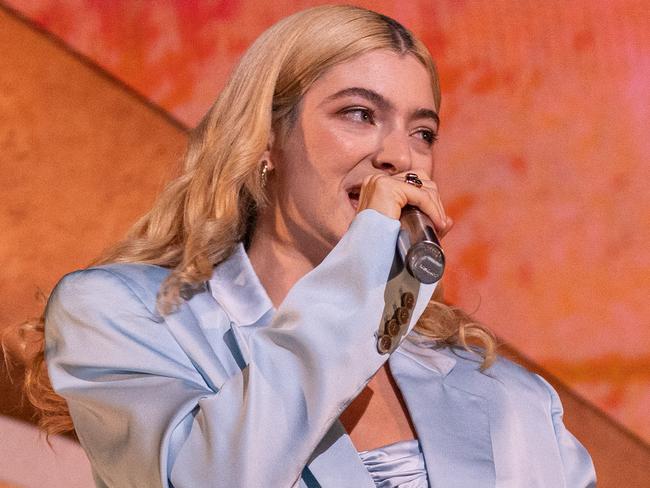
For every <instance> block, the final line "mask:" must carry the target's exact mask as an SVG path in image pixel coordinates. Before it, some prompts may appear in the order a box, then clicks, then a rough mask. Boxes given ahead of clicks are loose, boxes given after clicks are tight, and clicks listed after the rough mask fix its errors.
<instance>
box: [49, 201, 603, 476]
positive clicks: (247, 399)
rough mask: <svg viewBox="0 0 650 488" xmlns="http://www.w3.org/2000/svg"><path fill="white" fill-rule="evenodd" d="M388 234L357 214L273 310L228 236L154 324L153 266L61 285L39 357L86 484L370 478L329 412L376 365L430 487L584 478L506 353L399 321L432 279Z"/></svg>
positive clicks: (579, 459)
mask: <svg viewBox="0 0 650 488" xmlns="http://www.w3.org/2000/svg"><path fill="white" fill-rule="evenodd" d="M398 232H399V222H398V221H397V220H394V219H391V218H389V217H386V216H384V215H382V214H380V213H378V212H376V211H374V210H364V211H362V212H360V213H359V214H358V215H357V216H356V218H355V219H354V221H353V222H352V224H351V226H350V228H349V230H348V232H346V234H345V235H344V236H343V238H342V239H341V241H340V242H339V243H338V244H337V245H336V246H335V248H334V249H333V250H332V251H331V252H330V254H328V256H327V257H326V258H325V260H324V261H323V262H322V263H321V264H320V265H319V266H317V267H316V268H314V269H313V270H312V271H311V272H309V273H307V275H305V276H304V277H303V278H301V279H300V280H299V281H298V282H297V283H296V284H295V285H294V286H293V287H292V289H291V290H290V291H289V293H288V295H287V296H286V298H285V300H284V301H283V302H282V304H281V305H280V306H279V307H278V308H277V310H276V309H275V308H274V307H273V305H272V303H271V301H270V299H269V298H268V295H267V294H266V291H265V289H264V288H263V286H262V285H261V283H260V281H259V279H258V278H257V276H256V275H255V272H254V270H253V268H252V266H251V264H250V262H249V261H248V258H247V256H246V253H245V250H244V248H243V246H242V245H241V244H240V245H238V246H237V248H236V249H235V251H234V252H233V254H232V255H231V256H230V258H229V259H228V260H226V261H224V262H223V263H221V264H220V265H219V266H217V267H216V268H215V270H214V274H213V276H212V279H210V280H209V281H208V282H207V283H206V284H205V286H201V287H196V288H194V289H185V290H183V297H184V301H183V302H182V303H181V305H180V306H179V307H178V308H177V309H176V310H175V311H174V312H173V313H170V314H167V315H164V316H161V315H160V314H159V313H158V312H157V311H156V295H157V292H158V290H159V288H160V285H161V283H162V282H163V280H164V279H165V277H166V276H167V275H168V270H166V269H164V268H162V267H158V266H152V265H143V264H111V265H105V266H99V267H95V268H89V269H86V270H82V271H78V272H75V273H72V274H69V275H67V276H66V277H64V278H63V279H62V280H61V281H60V282H59V284H58V285H57V287H56V288H55V290H54V291H53V293H52V295H51V297H50V300H49V302H48V306H47V309H46V325H45V334H46V360H47V366H48V372H49V376H50V380H51V382H52V385H53V387H54V389H55V391H56V392H57V393H58V394H59V395H61V396H63V397H64V398H65V399H66V401H67V403H68V406H69V410H70V414H71V417H72V419H73V422H74V425H75V429H76V432H77V434H78V437H79V440H80V442H81V445H82V446H83V448H84V449H85V452H86V453H87V455H88V458H89V460H90V463H91V466H92V469H93V473H94V477H95V480H96V485H97V486H98V487H116V488H127V487H137V488H143V487H159V486H162V487H175V488H201V487H228V488H233V487H245V488H257V487H272V488H276V487H302V488H305V487H308V488H314V487H324V488H329V487H332V488H341V487H351V488H352V487H354V488H364V487H365V488H371V487H373V486H374V484H373V481H372V479H371V477H370V475H369V473H368V472H367V470H366V469H365V466H364V465H363V463H362V462H361V460H360V458H359V456H358V453H357V451H356V450H355V448H354V446H353V444H352V443H351V441H350V438H349V436H348V435H347V433H346V432H345V429H344V428H343V426H342V424H341V423H340V421H339V420H338V417H339V415H340V414H341V412H342V411H343V410H344V409H345V408H346V407H347V406H348V405H349V403H350V402H351V401H352V400H353V399H354V398H355V397H356V396H357V395H358V394H359V392H360V391H361V390H362V389H363V388H364V386H365V385H366V384H367V382H368V381H369V380H370V378H371V377H372V376H373V375H374V373H375V372H376V371H377V370H378V369H379V368H380V367H381V366H382V365H383V364H384V363H385V362H386V361H389V365H390V369H391V372H392V374H393V376H394V378H395V381H396V383H397V385H398V387H399V389H400V391H401V393H402V395H403V397H404V399H405V403H406V406H407V409H408V413H409V415H410V417H411V419H412V422H413V424H414V426H415V430H416V433H417V437H418V439H419V441H420V444H421V446H422V450H423V453H424V458H425V463H426V469H427V472H428V477H429V483H430V486H431V487H435V488H455V487H458V488H461V487H467V488H470V487H471V488H482V487H486V488H487V487H499V488H506V487H512V488H521V487H526V488H533V487H540V488H541V487H544V488H562V487H566V488H581V487H589V486H595V475H594V469H593V465H592V462H591V459H590V457H589V455H588V453H587V452H586V450H585V449H584V448H583V447H582V445H581V444H580V443H579V442H578V441H577V440H576V439H575V438H574V437H573V436H572V435H571V434H570V433H569V432H568V431H567V430H566V429H565V427H564V425H563V423H562V406H561V404H560V400H559V398H558V396H557V394H556V393H555V391H554V390H553V388H552V387H551V386H550V385H549V384H548V383H547V382H546V381H544V380H543V379H542V378H541V377H539V376H537V375H534V374H532V373H530V372H528V371H526V370H524V369H522V368H521V367H519V366H517V365H515V364H513V363H511V362H509V361H507V360H504V359H499V360H498V361H497V363H496V364H495V365H494V366H492V367H491V368H490V369H488V370H487V371H486V372H484V373H482V372H480V371H479V369H478V365H479V359H478V356H477V355H475V354H473V353H469V352H467V351H462V350H450V349H439V348H436V344H435V343H434V342H432V341H430V340H427V339H426V338H424V337H423V336H421V335H419V334H417V333H416V332H415V331H413V330H412V329H413V326H414V324H415V322H416V321H417V319H418V318H419V317H420V315H421V314H422V312H423V310H424V307H425V305H426V304H427V302H428V301H429V299H430V298H431V295H432V293H433V290H434V287H435V285H422V286H421V285H419V284H418V283H417V282H416V281H415V280H413V279H412V278H411V277H410V275H409V274H408V273H406V271H405V270H403V269H401V268H400V266H399V263H397V262H396V261H395V259H394V257H395V256H394V255H395V243H396V240H397V235H398ZM409 297H410V298H409ZM413 298H415V300H413ZM413 302H414V303H413ZM394 318H399V319H400V321H401V322H403V324H402V326H401V327H400V329H399V331H398V332H397V333H395V330H394V329H393V330H392V335H391V334H390V333H389V332H388V331H387V325H386V324H387V323H388V322H389V321H390V320H391V319H394ZM379 341H383V342H381V344H380V345H379V346H378V342H379Z"/></svg>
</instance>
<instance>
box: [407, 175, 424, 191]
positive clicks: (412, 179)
mask: <svg viewBox="0 0 650 488" xmlns="http://www.w3.org/2000/svg"><path fill="white" fill-rule="evenodd" d="M404 181H405V182H407V183H408V184H409V185H413V186H416V187H418V188H421V187H422V180H421V179H420V177H419V176H418V175H416V174H415V173H406V176H404Z"/></svg>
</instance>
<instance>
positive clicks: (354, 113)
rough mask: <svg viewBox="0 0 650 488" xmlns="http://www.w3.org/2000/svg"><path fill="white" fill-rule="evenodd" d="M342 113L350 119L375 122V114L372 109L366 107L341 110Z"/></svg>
mask: <svg viewBox="0 0 650 488" xmlns="http://www.w3.org/2000/svg"><path fill="white" fill-rule="evenodd" d="M341 113H342V114H343V115H344V116H345V117H347V118H348V119H350V120H354V121H357V122H366V123H370V124H374V122H375V114H374V112H373V111H372V110H370V109H369V108H365V107H351V108H346V109H344V110H342V111H341Z"/></svg>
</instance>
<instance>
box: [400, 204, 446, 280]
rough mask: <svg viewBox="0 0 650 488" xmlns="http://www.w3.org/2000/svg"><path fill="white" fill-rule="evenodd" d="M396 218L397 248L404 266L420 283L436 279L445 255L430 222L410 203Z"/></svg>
mask: <svg viewBox="0 0 650 488" xmlns="http://www.w3.org/2000/svg"><path fill="white" fill-rule="evenodd" d="M399 220H400V224H401V228H400V232H399V236H398V238H397V251H398V252H399V255H400V257H401V258H402V262H403V263H404V265H405V266H406V269H407V270H408V272H409V273H410V274H411V275H412V276H413V277H414V278H415V279H416V280H418V281H419V282H420V283H424V284H431V283H435V282H436V281H439V280H440V278H442V274H443V272H444V270H445V255H444V253H443V251H442V247H441V246H440V240H439V239H438V236H437V235H436V231H435V228H434V226H433V222H431V219H429V217H427V216H426V215H425V214H424V213H422V212H421V211H420V209H418V208H417V207H414V206H412V205H406V206H405V207H404V208H403V209H402V215H401V216H400V219H399Z"/></svg>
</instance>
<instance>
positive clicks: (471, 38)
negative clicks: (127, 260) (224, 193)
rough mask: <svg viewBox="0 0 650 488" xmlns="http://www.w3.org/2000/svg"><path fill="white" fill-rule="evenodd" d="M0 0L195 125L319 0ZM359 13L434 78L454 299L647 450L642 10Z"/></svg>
mask: <svg viewBox="0 0 650 488" xmlns="http://www.w3.org/2000/svg"><path fill="white" fill-rule="evenodd" d="M8 3H9V4H10V5H12V6H13V7H15V8H16V9H18V10H20V11H21V12H23V13H24V14H25V15H27V16H28V17H29V18H31V19H33V20H34V21H35V22H37V23H38V24H39V25H41V26H42V27H43V28H44V29H46V30H48V31H50V32H52V33H54V34H55V35H56V36H59V37H60V38H61V39H63V40H64V41H65V42H66V43H67V44H69V45H70V46H72V48H74V49H76V50H78V51H80V52H82V53H84V54H85V55H87V56H88V57H90V58H91V59H93V60H94V61H96V62H97V63H99V64H100V65H101V66H103V67H105V68H106V69H107V70H108V71H110V72H111V73H113V74H114V75H115V76H117V77H118V78H119V79H121V80H123V81H125V82H126V83H128V84H129V85H130V86H132V87H133V88H135V89H136V90H137V91H138V92H139V93H141V94H143V95H144V96H146V97H148V98H149V99H151V100H153V101H154V102H155V103H157V104H159V105H160V106H162V107H164V108H165V109H166V110H168V111H170V112H171V113H172V114H174V115H175V116H176V117H177V118H178V119H180V120H182V121H183V122H185V123H187V124H189V125H193V124H195V123H196V122H197V120H198V119H199V118H200V116H201V115H202V114H203V113H204V111H205V110H206V109H207V107H208V106H209V105H210V103H211V102H212V100H213V99H214V97H215V94H216V93H218V90H219V88H220V87H221V86H222V84H223V83H224V81H225V79H226V76H227V75H228V72H229V70H230V68H231V66H232V65H233V63H234V62H235V61H236V59H237V57H238V56H239V55H240V54H241V53H242V51H243V50H244V49H245V48H246V47H247V46H248V45H249V43H250V42H251V41H252V40H253V39H254V38H255V37H256V36H257V35H258V34H259V33H260V32H261V31H262V30H263V29H265V28H266V27H268V26H269V25H270V24H271V23H272V22H274V21H275V20H277V19H279V18H281V17H283V16H285V15H286V14H288V13H290V12H293V11H295V10H299V9H301V8H304V7H307V6H310V5H315V4H317V3H321V2H314V1H299V2H298V1H287V0H283V1H277V2H257V1H253V0H251V1H244V0H222V1H216V2H200V1H180V0H178V1H168V2H145V1H127V0H114V1H111V2H97V1H91V0H75V1H70V0H66V1H62V0H34V1H29V2H27V1H18V0H11V1H9V2H8ZM359 3H360V4H362V5H366V6H369V7H371V8H374V9H376V10H380V11H382V12H384V13H387V14H389V15H392V16H394V17H396V18H397V19H399V20H400V21H402V22H404V23H405V24H406V25H407V26H409V27H410V28H412V29H413V30H414V31H415V32H416V33H417V34H418V35H419V36H420V37H421V38H422V39H423V40H424V41H426V43H427V45H428V46H429V48H430V49H431V51H432V53H433V54H434V57H435V58H436V59H437V61H438V64H439V67H440V71H441V76H442V82H443V109H442V120H443V122H442V132H441V142H440V148H439V157H438V166H437V179H438V180H439V183H440V185H441V188H442V192H443V197H445V198H444V199H445V201H446V204H447V207H448V209H449V212H450V214H451V215H452V216H453V217H455V220H456V221H457V226H456V228H455V229H454V231H453V232H452V233H451V234H450V235H449V237H448V239H447V243H446V246H447V248H448V251H447V252H448V255H449V258H450V262H451V266H450V268H449V272H448V275H447V278H446V280H447V289H448V290H449V291H450V293H451V295H452V298H453V299H454V300H455V301H456V302H457V303H459V304H461V305H462V306H464V307H465V308H466V309H469V310H470V311H476V314H477V316H478V317H479V318H480V319H482V320H483V321H485V322H486V323H487V324H489V325H490V326H491V327H493V328H494V330H496V331H497V332H498V333H499V334H500V335H501V336H502V337H503V338H505V339H506V340H508V341H509V342H511V343H513V344H514V345H515V346H517V347H518V348H520V349H521V350H523V351H524V352H525V353H526V354H527V355H528V356H529V357H531V358H532V359H534V360H535V361H537V362H540V363H541V364H543V365H544V366H545V367H547V368H548V369H549V370H550V371H552V372H553V373H554V374H556V375H557V376H559V377H560V378H561V379H563V380H564V381H566V382H567V383H569V384H570V385H571V386H572V387H573V388H575V389H576V390H577V391H578V392H580V393H581V394H582V395H584V396H585V397H586V398H588V399H590V400H591V401H593V402H594V403H595V404H597V405H598V406H599V407H601V408H602V409H603V410H604V411H606V412H607V413H608V414H610V415H612V416H613V417H614V418H616V419H617V420H618V421H620V422H621V423H623V424H624V425H626V426H627V427H628V428H629V429H631V430H633V431H634V432H636V433H637V434H638V435H639V436H641V437H642V438H644V439H645V440H646V441H648V440H650V422H648V418H647V412H648V411H650V327H648V325H649V323H650V320H649V319H650V302H649V301H648V300H647V299H646V297H647V294H648V289H649V285H650V254H649V253H648V252H647V243H648V242H649V241H650V194H649V193H648V192H647V191H645V190H646V188H645V187H646V186H647V183H648V176H649V173H650V171H649V168H648V160H649V159H650V138H648V137H647V136H646V133H647V131H648V129H650V113H649V108H648V107H650V83H648V79H650V20H649V19H650V2H647V1H632V0H630V1H609V0H591V1H586V0H583V1H578V2H566V1H560V0H551V1H545V2H533V1H520V0H498V1H489V2H488V1H485V2H479V1H468V2H459V1H453V0H445V1H436V2H433V1H424V0H421V1H413V0H412V1H409V2H396V1H393V0H383V1H374V2H369V1H365V2H359ZM54 103H59V102H54ZM52 130H53V131H55V130H56V128H55V125H54V126H53V127H52ZM78 150H87V149H85V148H79V149H78ZM89 156H90V155H89ZM149 163H150V164H151V161H149ZM89 177H90V178H97V177H98V175H97V174H96V173H93V175H89ZM113 177H114V178H116V176H113ZM107 188H109V187H108V186H107ZM106 191H107V192H110V190H108V189H107V190H106ZM106 203H107V205H105V207H104V208H105V209H108V208H110V209H111V211H115V212H120V211H121V210H122V209H121V208H120V206H119V203H118V205H117V206H116V205H114V203H113V201H111V203H110V204H108V202H106ZM87 210H88V212H89V214H90V212H92V211H93V209H90V208H88V209H87ZM127 210H128V211H127V213H126V214H125V217H124V218H125V220H127V219H128V217H129V216H131V215H133V214H135V212H132V211H131V209H127ZM70 222H71V221H70V220H67V219H66V218H65V217H64V216H61V217H60V221H59V222H57V224H56V225H62V226H66V225H71V224H70ZM48 225H49V224H48ZM94 225H97V226H100V225H101V222H96V223H95V224H94ZM109 231H110V230H109V229H103V232H109ZM104 235H106V234H104ZM48 245H49V246H51V247H52V246H54V243H50V244H48ZM65 245H66V243H58V244H57V246H65ZM29 252H32V253H34V254H35V259H38V258H39V257H38V256H39V254H40V253H39V251H38V250H37V249H33V250H31V251H29ZM40 255H42V254H40ZM88 257H90V253H88ZM56 265H57V266H59V267H60V268H61V269H64V266H62V265H61V263H57V264H56ZM49 284H50V283H49V282H41V283H40V285H41V286H44V287H45V288H47V286H48V285H49Z"/></svg>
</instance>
